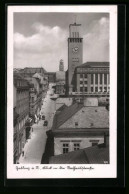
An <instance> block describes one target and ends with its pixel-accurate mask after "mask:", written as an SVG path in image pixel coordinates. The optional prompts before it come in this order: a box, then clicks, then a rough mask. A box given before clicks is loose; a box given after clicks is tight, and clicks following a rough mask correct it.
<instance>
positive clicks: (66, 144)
mask: <svg viewBox="0 0 129 194" xmlns="http://www.w3.org/2000/svg"><path fill="white" fill-rule="evenodd" d="M68 151H69V144H68V143H63V154H65V153H68Z"/></svg>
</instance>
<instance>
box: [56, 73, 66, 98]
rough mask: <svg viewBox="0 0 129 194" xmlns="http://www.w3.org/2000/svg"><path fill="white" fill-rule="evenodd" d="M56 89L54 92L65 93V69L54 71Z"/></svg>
mask: <svg viewBox="0 0 129 194" xmlns="http://www.w3.org/2000/svg"><path fill="white" fill-rule="evenodd" d="M55 88H56V90H55V93H56V94H59V95H64V94H65V71H57V72H56V87H55Z"/></svg>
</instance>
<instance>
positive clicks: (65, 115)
mask: <svg viewBox="0 0 129 194" xmlns="http://www.w3.org/2000/svg"><path fill="white" fill-rule="evenodd" d="M82 107H83V105H82V104H78V103H75V104H72V105H71V106H69V107H68V108H65V109H64V110H63V111H62V112H60V114H56V115H55V117H54V121H53V127H52V128H53V129H54V128H56V129H57V128H58V127H60V126H61V125H62V124H63V123H65V122H66V121H67V120H68V119H69V118H70V117H72V115H74V114H75V113H76V112H78V111H79V110H80V109H81V108H82Z"/></svg>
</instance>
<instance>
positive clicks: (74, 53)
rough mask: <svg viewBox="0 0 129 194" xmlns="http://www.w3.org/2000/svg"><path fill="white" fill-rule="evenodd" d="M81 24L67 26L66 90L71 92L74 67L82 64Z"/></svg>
mask: <svg viewBox="0 0 129 194" xmlns="http://www.w3.org/2000/svg"><path fill="white" fill-rule="evenodd" d="M80 27H81V24H76V22H75V23H74V24H70V25H69V38H68V90H69V94H70V93H71V92H73V82H74V80H73V77H74V70H75V67H77V66H79V65H81V64H82V58H83V38H81V35H80Z"/></svg>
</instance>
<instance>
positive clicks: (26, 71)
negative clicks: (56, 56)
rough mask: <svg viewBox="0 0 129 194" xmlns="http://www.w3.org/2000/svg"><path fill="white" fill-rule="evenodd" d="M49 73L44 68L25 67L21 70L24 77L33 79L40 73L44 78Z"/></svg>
mask: <svg viewBox="0 0 129 194" xmlns="http://www.w3.org/2000/svg"><path fill="white" fill-rule="evenodd" d="M46 72H47V71H46V70H45V69H44V68H43V67H25V68H24V69H19V73H20V74H21V75H22V77H24V78H26V77H32V76H33V75H34V74H35V73H40V74H41V76H43V77H44V74H45V73H46Z"/></svg>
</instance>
